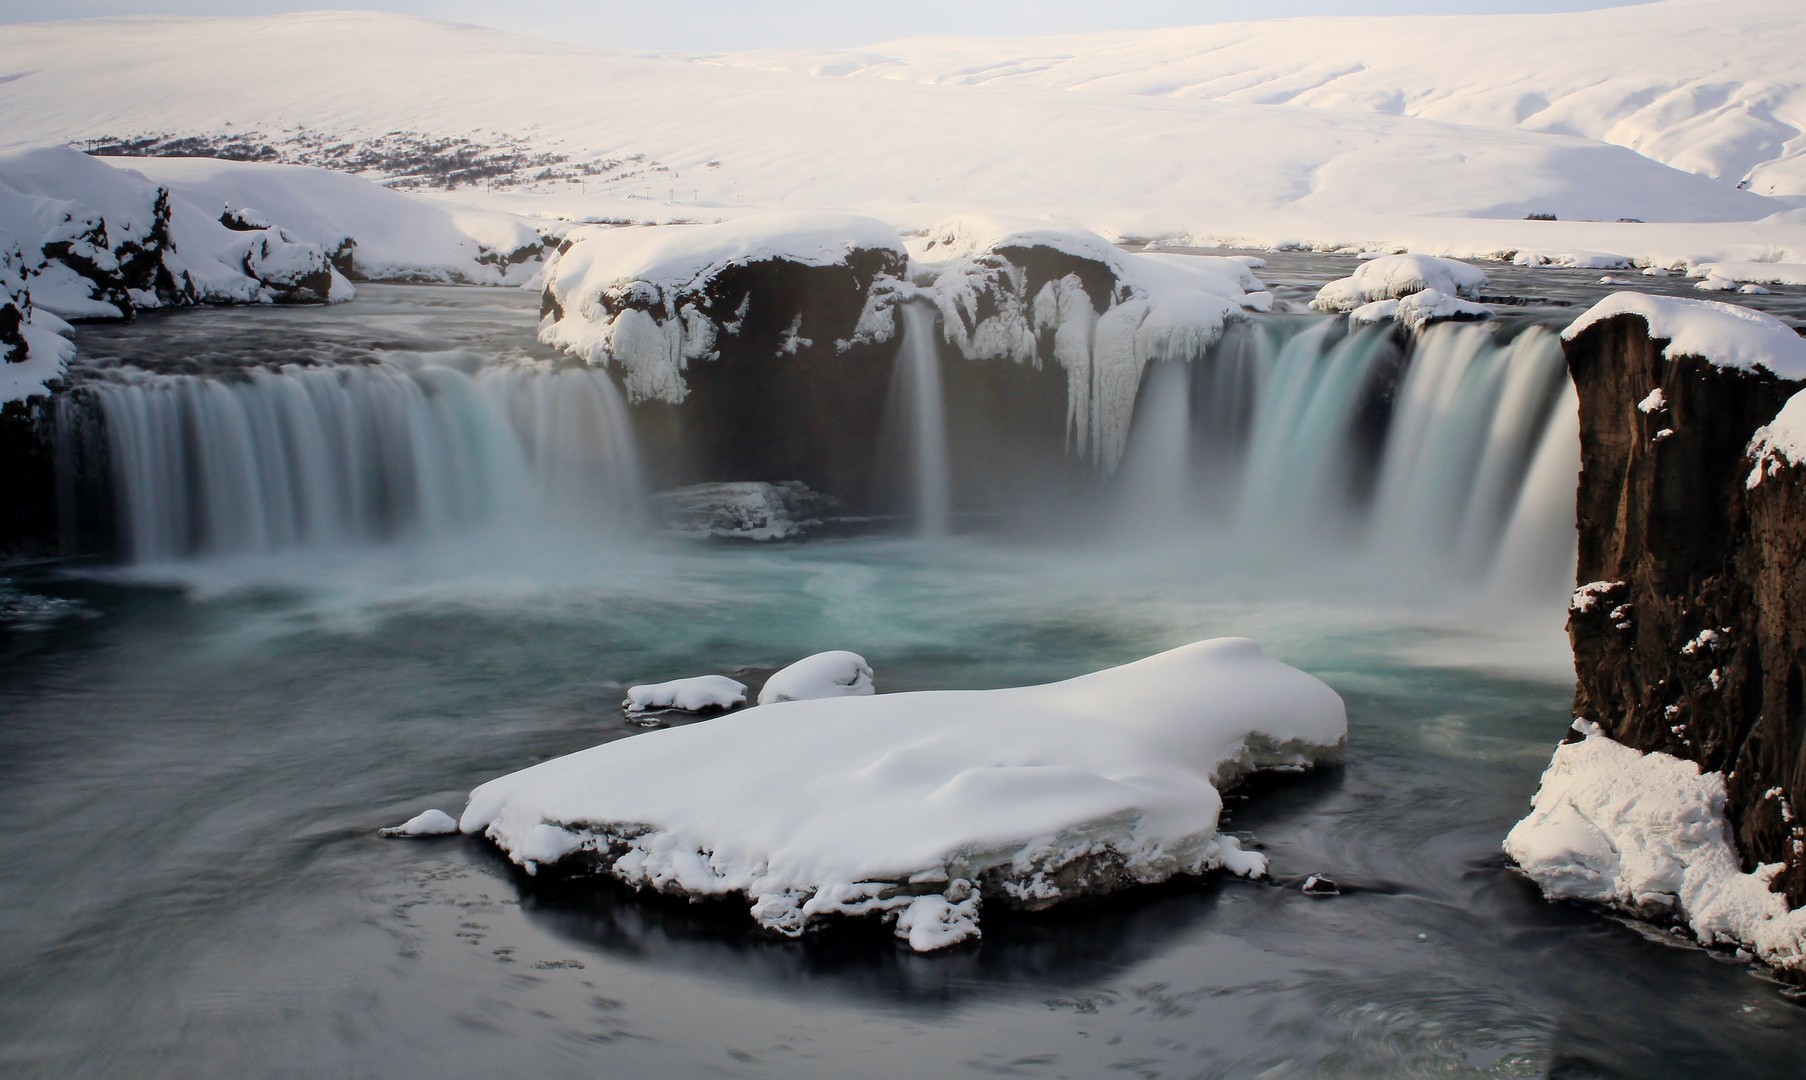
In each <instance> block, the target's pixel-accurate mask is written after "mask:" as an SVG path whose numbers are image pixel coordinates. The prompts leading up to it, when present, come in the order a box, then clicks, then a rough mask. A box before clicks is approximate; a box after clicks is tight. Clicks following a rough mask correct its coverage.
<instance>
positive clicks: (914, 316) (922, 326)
mask: <svg viewBox="0 0 1806 1080" xmlns="http://www.w3.org/2000/svg"><path fill="white" fill-rule="evenodd" d="M900 310H901V312H902V316H903V343H902V346H901V351H900V354H899V356H898V358H897V362H898V364H899V365H900V369H901V372H902V375H903V378H902V386H903V392H904V395H905V397H906V400H907V401H908V403H909V408H908V412H909V445H910V465H911V470H910V484H911V488H912V493H913V495H914V509H915V528H916V533H917V535H919V536H946V535H947V534H948V532H949V531H950V530H951V528H952V524H953V479H952V472H951V467H950V465H949V460H948V454H947V406H946V401H945V400H944V397H943V393H942V388H941V350H940V342H939V341H937V340H936V336H935V321H934V320H935V309H934V305H932V304H929V303H927V302H924V301H917V302H914V303H909V304H904V305H902V308H901V309H900Z"/></svg>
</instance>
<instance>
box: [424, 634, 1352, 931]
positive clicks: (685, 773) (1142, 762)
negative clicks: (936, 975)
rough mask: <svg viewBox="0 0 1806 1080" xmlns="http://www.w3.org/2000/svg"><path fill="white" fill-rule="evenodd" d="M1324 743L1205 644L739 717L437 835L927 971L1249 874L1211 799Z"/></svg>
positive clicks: (1283, 696) (1251, 868) (1273, 683)
mask: <svg viewBox="0 0 1806 1080" xmlns="http://www.w3.org/2000/svg"><path fill="white" fill-rule="evenodd" d="M1346 732H1347V720H1346V717H1345V715H1344V711H1343V707H1342V701H1341V699H1340V698H1339V697H1338V696H1337V695H1336V694H1335V692H1334V691H1332V690H1331V689H1330V688H1329V687H1327V686H1325V685H1324V684H1323V683H1321V682H1319V681H1318V680H1316V679H1314V678H1312V677H1311V676H1309V675H1306V674H1304V673H1303V672H1300V671H1297V670H1295V669H1293V668H1290V667H1287V666H1286V665H1284V664H1282V663H1280V662H1278V661H1276V660H1274V659H1272V658H1271V657H1269V656H1267V655H1266V654H1265V653H1263V652H1261V651H1260V649H1259V647H1257V646H1256V645H1255V644H1254V643H1253V642H1251V641H1248V640H1246V639H1240V638H1226V639H1219V640H1215V641H1207V642H1198V643H1195V644H1192V645H1187V646H1184V647H1182V648H1179V649H1174V650H1172V651H1170V652H1166V653H1161V654H1160V655H1158V656H1153V657H1149V658H1147V659H1145V660H1140V661H1137V662H1135V663H1132V664H1128V665H1125V666H1123V667H1119V668H1112V669H1110V670H1107V671H1100V672H1097V673H1094V674H1091V675H1084V676H1080V677H1079V678H1076V679H1071V680H1068V681H1066V682H1060V683H1053V684H1049V685H1046V686H1031V687H1021V688H1016V689H1008V690H961V691H931V692H919V693H902V694H878V695H866V696H839V697H828V698H819V699H815V700H807V701H786V702H781V703H777V704H762V705H759V706H757V707H755V708H751V709H746V710H743V711H740V712H736V713H732V714H730V715H728V716H725V717H723V718H721V719H717V720H711V721H708V722H706V723H702V724H694V725H690V726H686V727H680V728H671V729H667V730H663V731H656V732H652V733H650V734H647V735H640V736H635V737H633V738H630V739H623V740H621V741H618V742H612V743H606V744H604V745H601V746H597V747H593V748H591V749H588V750H583V751H579V752H578V753H575V754H571V755H568V756H565V757H561V758H556V759H554V760H551V761H547V762H543V763H541V764H539V765H535V766H532V767H531V768H527V769H523V770H522V771H520V772H516V773H511V774H509V775H507V776H503V777H500V778H498V779H496V780H492V781H490V782H488V783H486V784H483V785H482V786H480V787H478V788H477V789H476V790H474V791H472V792H471V795H470V802H469V804H468V805H467V806H466V808H465V810H464V814H463V816H462V818H461V819H460V822H459V825H460V828H462V829H463V831H464V832H466V833H472V834H481V835H483V836H486V837H488V838H489V839H490V840H492V841H494V842H495V843H496V844H497V845H498V846H499V847H500V848H501V849H502V850H503V851H504V852H505V853H507V855H508V857H509V858H510V859H512V860H513V861H514V862H515V863H517V864H519V865H521V866H522V867H524V868H525V869H526V870H527V871H528V872H529V873H545V872H548V871H550V872H554V873H594V874H603V875H607V876H610V877H613V878H615V879H617V880H619V881H622V882H624V883H626V884H628V885H631V886H634V887H637V888H643V889H655V890H659V891H661V892H667V893H672V894H675V895H680V896H688V897H692V898H697V899H701V898H708V897H739V898H741V899H743V900H744V901H745V902H746V904H747V906H748V909H749V911H750V913H751V915H752V917H753V919H754V920H755V921H756V922H757V923H758V924H759V925H760V926H762V927H764V928H766V929H768V930H771V931H774V932H777V933H781V934H786V935H791V936H796V935H800V934H802V933H804V932H805V931H807V930H809V929H810V928H812V927H814V926H816V925H818V924H820V923H821V922H822V921H824V920H826V919H829V918H832V917H836V916H861V915H867V916H870V915H879V916H882V917H884V918H886V919H887V920H890V921H891V922H892V925H893V926H894V928H895V929H896V932H897V933H898V935H899V936H901V937H903V938H905V939H906V940H907V941H908V942H909V943H910V945H911V946H912V947H913V948H915V949H918V950H922V951H927V950H931V949H936V948H940V947H942V946H946V945H952V944H955V943H957V942H959V941H963V940H966V939H968V938H972V937H976V936H977V935H978V934H979V918H980V914H981V909H982V907H984V906H986V905H993V904H1000V905H1004V906H1008V907H1021V908H1030V909H1038V908H1044V907H1048V906H1050V905H1052V904H1055V903H1058V902H1060V901H1062V900H1066V899H1069V898H1072V897H1077V896H1085V895H1094V894H1099V893H1107V892H1112V891H1115V890H1117V889H1121V888H1125V887H1128V886H1132V885H1136V884H1145V883H1153V882H1158V881H1163V880H1165V879H1167V878H1169V877H1172V876H1173V875H1175V874H1197V873H1203V872H1206V871H1209V870H1214V869H1219V868H1221V869H1227V870H1229V871H1231V872H1235V873H1242V874H1258V873H1262V872H1264V870H1265V868H1266V860H1265V858H1264V857H1262V856H1260V855H1258V854H1255V853H1251V852H1243V851H1242V850H1241V849H1240V845H1239V844H1238V843H1237V842H1236V841H1235V839H1234V838H1233V837H1227V836H1222V835H1220V834H1219V833H1218V832H1217V821H1218V815H1219V813H1220V811H1221V808H1222V798H1221V795H1220V794H1219V791H1220V790H1221V789H1222V788H1224V787H1227V786H1228V785H1229V784H1231V783H1233V782H1234V781H1235V780H1237V779H1238V778H1240V777H1241V776H1243V775H1245V774H1246V773H1248V772H1250V771H1253V770H1258V769H1262V768H1270V767H1275V766H1286V767H1295V766H1310V765H1314V764H1317V763H1319V762H1322V761H1326V760H1332V759H1334V758H1336V757H1337V756H1339V754H1340V752H1341V749H1342V745H1343V742H1344V739H1345V737H1346Z"/></svg>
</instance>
